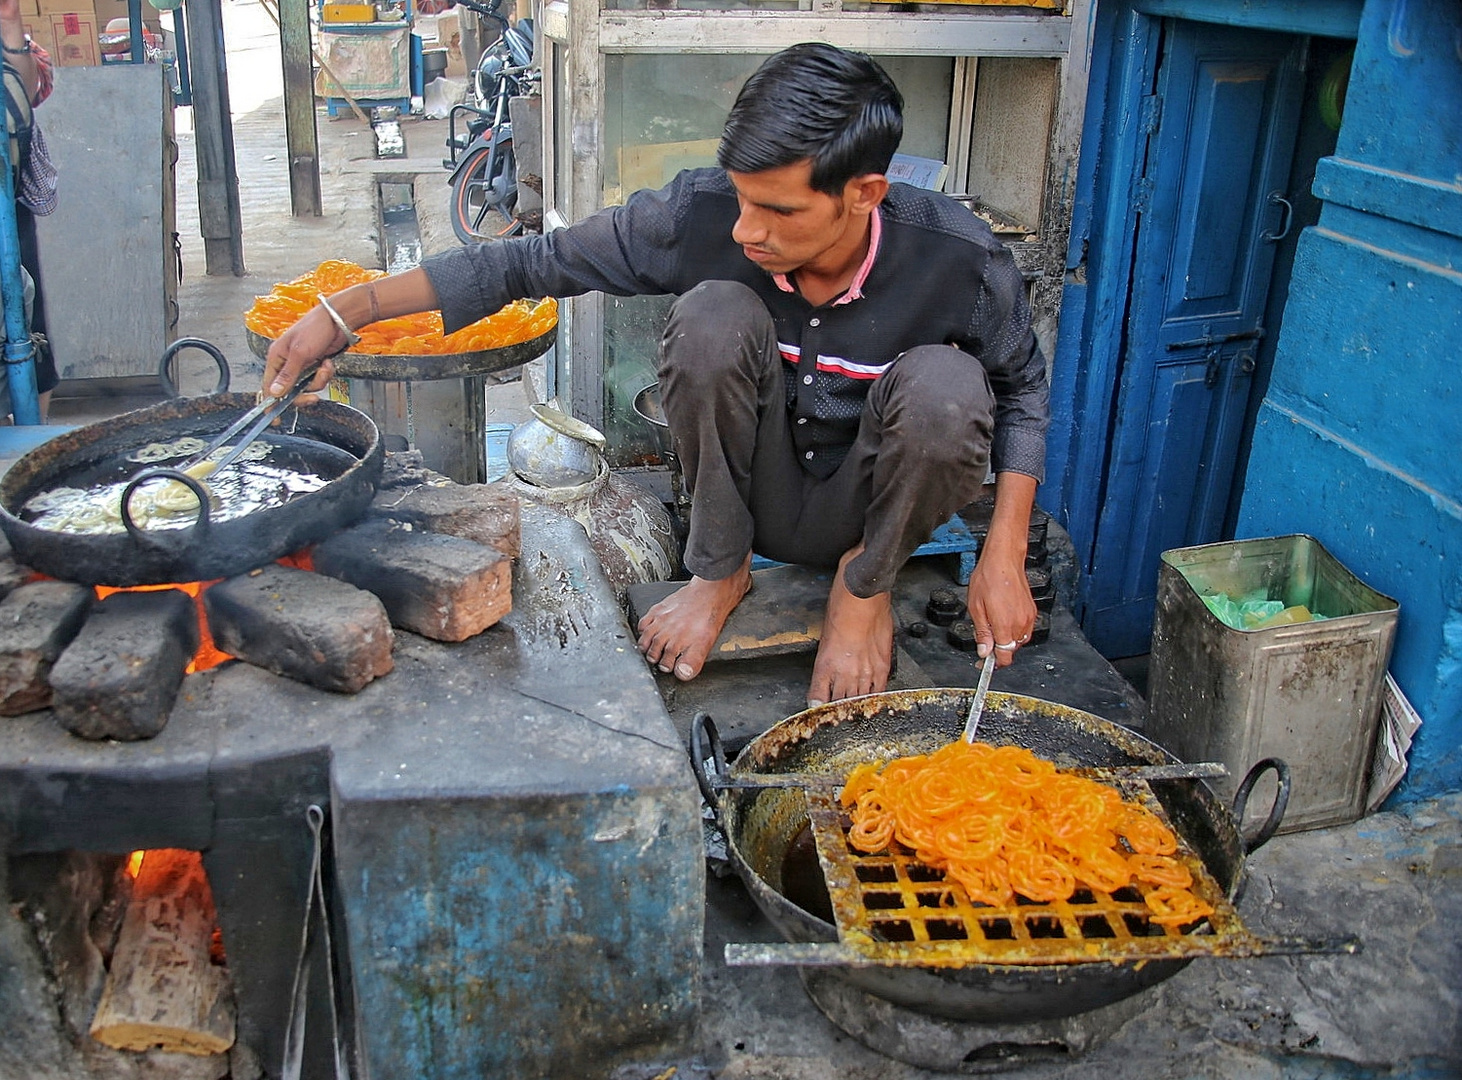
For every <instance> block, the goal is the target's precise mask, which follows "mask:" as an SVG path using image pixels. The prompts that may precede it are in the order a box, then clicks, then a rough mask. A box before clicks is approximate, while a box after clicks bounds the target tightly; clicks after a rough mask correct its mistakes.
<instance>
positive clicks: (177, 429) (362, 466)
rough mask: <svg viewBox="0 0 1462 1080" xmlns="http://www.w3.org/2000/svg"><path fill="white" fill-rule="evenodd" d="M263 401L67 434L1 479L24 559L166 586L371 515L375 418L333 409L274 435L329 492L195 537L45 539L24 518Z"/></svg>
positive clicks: (55, 570)
mask: <svg viewBox="0 0 1462 1080" xmlns="http://www.w3.org/2000/svg"><path fill="white" fill-rule="evenodd" d="M254 401H255V399H254V396H253V395H252V394H227V393H219V394H212V395H209V396H207V397H201V398H191V399H186V400H185V399H177V400H173V401H165V402H163V403H161V404H159V405H152V406H149V407H147V408H144V409H137V410H135V411H133V412H128V413H124V414H122V415H121V416H116V417H112V418H111V419H108V420H103V421H100V422H98V423H95V424H89V425H87V426H85V427H80V428H77V429H75V430H74V431H69V432H66V433H65V434H63V435H59V436H57V437H56V438H54V439H51V440H50V441H49V442H46V443H44V444H42V445H41V446H39V447H37V448H36V449H35V450H32V451H31V452H30V453H28V454H26V455H25V456H24V457H22V458H21V459H20V460H19V461H17V462H16V463H15V464H14V465H13V466H11V468H10V471H9V472H7V473H6V474H5V477H4V479H3V480H0V529H3V531H4V533H5V535H6V537H7V538H8V539H9V540H10V546H11V547H12V548H13V549H14V550H15V555H16V558H17V559H19V561H20V562H22V563H24V564H25V565H27V566H30V567H32V568H34V569H36V570H39V571H40V572H41V573H43V574H48V575H50V576H52V577H57V578H61V579H64V580H66V581H75V582H80V583H81V584H84V585H118V586H121V585H158V584H164V583H168V582H182V581H203V580H208V579H211V578H220V577H230V576H232V575H234V574H239V573H242V572H244V571H245V570H251V569H253V568H254V567H256V566H262V565H264V564H265V563H268V562H270V561H272V560H274V559H277V558H279V557H280V556H282V555H287V554H289V553H290V552H292V551H296V550H298V549H299V548H301V547H304V546H306V545H308V544H311V543H314V542H315V541H317V540H321V539H324V538H325V537H326V536H328V535H330V534H331V533H332V532H335V531H336V530H338V529H340V528H343V527H344V526H346V525H349V524H350V523H352V522H354V521H355V520H356V519H357V518H359V517H360V516H361V515H362V514H363V513H364V512H365V510H366V507H367V506H369V505H370V501H371V498H372V497H373V496H374V494H375V489H376V484H377V482H378V481H379V480H380V476H381V467H382V464H383V462H384V451H383V449H382V446H381V437H380V432H379V431H378V430H377V429H376V425H375V423H374V422H373V421H372V420H371V419H370V417H368V416H366V415H365V414H364V413H361V412H359V411H358V410H356V409H352V408H350V407H349V406H348V405H341V404H338V403H336V402H331V401H320V402H317V403H315V404H313V405H310V406H308V407H306V408H302V409H298V410H289V411H286V412H285V413H284V415H283V418H282V420H281V422H280V423H279V424H278V425H276V426H275V427H274V428H271V429H270V431H269V432H268V433H267V434H266V438H267V439H268V441H270V442H272V443H274V444H275V445H276V447H277V449H276V450H275V451H273V452H272V453H274V454H275V455H276V456H278V457H280V458H283V459H285V460H287V461H288V462H289V463H290V467H291V468H296V469H298V470H299V471H309V472H314V473H317V474H318V475H320V476H322V477H324V478H325V479H326V480H327V481H328V482H327V483H326V484H325V486H324V487H322V488H320V489H319V490H317V491H312V492H309V493H308V494H304V495H299V496H297V497H295V498H294V499H292V500H291V501H289V502H286V503H284V504H283V505H279V506H271V507H267V508H263V509H258V510H254V511H252V512H250V513H247V514H244V515H243V516H241V517H236V518H230V519H227V520H218V519H216V518H210V517H207V516H206V515H205V516H204V517H203V518H201V519H200V520H198V521H197V522H196V523H195V524H194V525H192V526H191V527H189V528H182V529H131V530H129V531H124V532H114V533H99V534H80V533H67V532H62V531H57V530H51V529H40V528H37V527H36V526H34V525H31V524H29V523H27V522H25V521H22V520H21V518H20V516H19V515H20V512H21V507H23V506H24V505H25V503H26V501H27V500H29V499H30V498H31V497H32V496H33V495H35V494H37V493H39V492H42V491H48V490H50V489H52V488H56V487H62V486H68V487H82V488H84V487H87V486H89V485H90V484H92V483H94V482H96V481H97V480H98V478H103V477H105V478H107V479H115V478H116V477H115V473H116V471H117V469H118V468H119V467H121V468H127V469H130V470H133V471H140V470H141V469H142V466H139V465H130V466H128V465H124V462H125V459H126V457H127V455H129V454H131V453H133V452H134V451H136V450H137V449H138V448H140V447H143V446H146V445H148V444H150V443H154V442H169V441H171V440H174V439H178V438H182V437H184V436H194V437H197V438H201V439H205V440H206V439H209V438H211V437H213V436H216V435H218V434H219V433H220V432H222V431H223V430H224V429H225V428H227V427H228V425H229V424H230V423H231V422H232V421H233V420H234V419H236V418H237V417H238V416H239V415H240V414H241V413H243V412H244V411H245V410H247V409H248V408H250V407H251V406H252V405H253V404H254Z"/></svg>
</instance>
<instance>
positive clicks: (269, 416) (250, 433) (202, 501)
mask: <svg viewBox="0 0 1462 1080" xmlns="http://www.w3.org/2000/svg"><path fill="white" fill-rule="evenodd" d="M321 363H323V361H318V362H316V363H314V364H312V365H310V366H309V367H307V368H305V370H304V371H302V372H300V376H299V378H298V379H296V380H295V381H294V385H293V386H291V387H290V388H289V389H288V390H286V391H285V392H284V393H283V394H281V395H280V396H279V397H277V398H265V399H264V400H263V401H261V402H259V404H257V405H255V406H254V407H253V408H252V409H250V410H249V411H248V412H246V413H244V415H242V416H240V417H239V418H238V419H237V420H235V421H234V422H233V423H232V424H230V425H229V426H228V428H227V429H226V430H225V431H224V432H223V433H222V434H221V435H219V436H218V437H217V438H215V439H214V440H213V441H212V442H210V443H209V444H208V445H207V446H205V447H204V448H203V449H202V450H199V451H198V452H197V453H196V454H193V455H191V456H190V457H187V458H185V459H183V460H182V461H180V462H179V463H178V464H176V465H168V466H166V467H163V468H157V469H143V470H142V471H141V472H139V473H138V474H137V475H136V476H135V477H133V478H132V481H131V482H130V483H129V484H128V485H127V486H126V487H125V488H123V489H122V524H123V525H124V526H126V528H127V531H128V532H129V533H132V534H133V535H134V536H135V535H138V534H139V532H140V530H139V529H138V528H137V526H136V523H135V522H134V520H133V518H132V508H131V504H132V496H133V494H134V493H135V492H136V491H137V489H138V488H139V487H140V486H142V485H143V484H145V483H148V482H149V481H152V480H162V479H166V480H175V481H177V482H178V483H180V484H182V485H184V486H185V487H187V488H188V489H189V490H190V491H192V492H193V494H194V495H196V496H197V497H198V505H199V511H198V514H199V516H198V523H199V524H200V525H206V524H207V522H208V489H207V488H205V487H204V486H203V483H202V481H200V480H199V479H198V478H197V477H195V476H193V475H192V474H191V473H189V472H188V470H189V469H191V468H193V467H194V466H196V465H200V464H202V463H203V462H205V461H207V460H209V458H210V456H211V455H212V454H214V453H216V452H217V451H218V448H219V447H221V446H225V445H227V444H228V442H229V440H230V439H233V438H236V437H237V438H238V442H236V443H235V444H234V445H233V447H232V448H231V449H230V450H229V452H228V453H226V454H224V455H223V457H221V458H219V459H218V460H217V461H216V462H214V464H213V469H212V472H213V473H216V472H218V471H219V470H221V469H224V468H226V467H227V466H229V465H232V464H233V463H234V462H235V461H237V460H238V458H239V455H240V454H242V453H243V452H244V451H245V450H246V449H248V448H249V446H251V445H252V444H253V443H254V442H255V441H256V440H257V439H258V438H259V436H260V435H262V434H263V433H264V431H265V429H266V428H268V427H269V425H270V424H272V423H274V421H275V420H277V419H279V417H280V415H281V414H282V413H283V412H284V410H285V409H287V408H289V407H290V406H291V405H293V404H294V401H295V398H297V397H299V396H300V394H302V393H304V391H305V388H306V387H307V386H309V385H310V380H311V379H313V378H314V376H315V372H317V371H319V370H320V364H321ZM241 433H242V434H241ZM210 475H212V473H210Z"/></svg>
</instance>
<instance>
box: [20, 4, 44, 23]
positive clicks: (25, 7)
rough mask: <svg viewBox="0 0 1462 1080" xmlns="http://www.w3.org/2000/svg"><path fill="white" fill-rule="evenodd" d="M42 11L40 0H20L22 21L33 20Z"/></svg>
mask: <svg viewBox="0 0 1462 1080" xmlns="http://www.w3.org/2000/svg"><path fill="white" fill-rule="evenodd" d="M40 13H41V5H40V0H20V18H21V21H22V22H31V21H32V20H33V19H34V18H35V17H36V16H37V15H39V14H40Z"/></svg>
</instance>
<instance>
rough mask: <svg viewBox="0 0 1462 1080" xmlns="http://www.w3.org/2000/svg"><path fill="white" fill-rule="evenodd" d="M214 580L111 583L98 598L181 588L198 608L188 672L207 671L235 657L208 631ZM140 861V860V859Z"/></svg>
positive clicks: (99, 589) (100, 590)
mask: <svg viewBox="0 0 1462 1080" xmlns="http://www.w3.org/2000/svg"><path fill="white" fill-rule="evenodd" d="M218 580H221V579H215V580H214V581H189V582H185V583H181V584H177V585H132V586H128V587H127V588H123V589H116V588H113V587H112V586H110V585H98V586H96V598H97V599H98V600H105V599H106V598H107V597H109V596H111V595H112V593H118V592H157V591H159V590H161V589H181V590H182V591H183V592H185V593H187V594H188V595H189V596H191V597H192V598H193V603H194V605H195V606H196V607H197V608H198V651H197V652H195V653H194V654H193V660H192V662H191V663H189V664H188V667H187V674H189V675H191V674H193V673H194V672H195V671H207V670H209V669H210V668H216V667H218V665H219V664H221V663H223V662H224V661H225V660H232V659H233V657H232V656H230V655H229V654H228V653H226V652H224V651H223V650H222V649H220V648H218V646H216V645H214V644H213V635H212V634H210V633H209V632H208V616H207V615H206V614H205V613H204V611H203V590H204V589H206V588H208V586H210V585H213V584H215V583H216V582H217V581H218ZM139 862H140V860H139Z"/></svg>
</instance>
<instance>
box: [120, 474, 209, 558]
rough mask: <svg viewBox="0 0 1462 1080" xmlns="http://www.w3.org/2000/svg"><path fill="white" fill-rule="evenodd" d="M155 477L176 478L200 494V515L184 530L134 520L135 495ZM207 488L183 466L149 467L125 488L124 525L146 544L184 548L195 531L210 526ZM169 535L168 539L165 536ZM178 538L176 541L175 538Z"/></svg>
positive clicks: (134, 538)
mask: <svg viewBox="0 0 1462 1080" xmlns="http://www.w3.org/2000/svg"><path fill="white" fill-rule="evenodd" d="M152 480H176V481H177V482H178V483H180V484H182V485H183V486H184V487H186V488H187V489H188V490H189V491H191V492H192V493H193V494H194V495H196V496H197V497H198V517H197V518H196V519H195V520H194V521H193V523H192V524H191V525H189V526H187V527H186V528H183V529H166V530H152V531H149V530H147V529H143V528H141V527H139V526H138V524H137V522H135V521H133V520H132V496H133V494H134V493H135V492H136V491H137V489H138V488H139V487H140V486H142V485H143V484H145V483H148V482H149V481H152ZM209 497H210V496H209V494H208V489H207V488H206V487H204V486H203V482H202V481H201V480H198V479H197V478H195V477H192V476H189V475H188V474H187V473H185V472H183V471H182V470H181V469H167V468H163V469H147V470H144V471H143V472H140V473H138V474H137V475H136V476H135V477H133V478H132V482H131V483H130V484H128V485H127V486H126V487H124V488H123V489H122V524H123V525H124V526H125V527H126V529H127V533H128V534H129V535H130V536H131V537H132V539H133V540H136V541H137V542H138V543H139V544H146V545H149V546H151V547H161V548H166V547H173V546H178V547H181V546H182V545H183V544H185V543H189V542H191V540H192V538H193V534H194V533H195V532H196V531H197V530H199V529H206V528H208V500H209ZM164 535H167V536H168V537H169V540H164V539H162V537H163V536H164ZM172 537H177V540H175V541H174V540H172V539H171V538H172Z"/></svg>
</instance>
